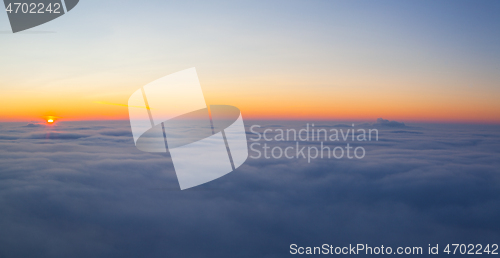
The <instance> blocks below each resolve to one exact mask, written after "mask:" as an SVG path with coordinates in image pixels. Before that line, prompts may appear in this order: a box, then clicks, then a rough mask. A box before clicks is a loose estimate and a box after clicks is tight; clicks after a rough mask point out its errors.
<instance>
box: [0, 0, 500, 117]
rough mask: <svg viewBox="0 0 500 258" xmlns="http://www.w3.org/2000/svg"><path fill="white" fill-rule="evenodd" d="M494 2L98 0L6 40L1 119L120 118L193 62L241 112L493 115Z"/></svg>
mask: <svg viewBox="0 0 500 258" xmlns="http://www.w3.org/2000/svg"><path fill="white" fill-rule="evenodd" d="M499 12H500V3H499V2H498V1H479V2H478V1H376V2H375V1H272V2H270V1H210V2H207V1H183V2H178V1H177V2H173V1H155V0H150V1H141V2H139V1H123V0H120V1H97V0H82V1H80V3H79V4H78V6H77V7H75V8H74V9H73V10H72V11H70V12H69V13H68V14H66V15H64V16H62V17H60V18H58V19H56V20H54V21H51V22H49V23H46V24H43V25H41V26H38V27H36V28H33V29H30V30H28V31H25V32H20V33H16V34H12V32H11V31H10V25H9V22H8V19H7V15H6V13H4V12H0V96H1V97H0V98H1V101H0V121H36V120H40V119H42V118H43V117H45V116H56V117H59V119H61V120H67V121H74V120H123V119H128V111H127V108H126V107H123V106H119V105H107V104H102V102H108V103H115V104H127V101H128V98H129V96H130V95H131V94H132V93H133V92H134V91H136V90H137V89H139V88H140V87H141V86H144V85H146V84H147V83H149V82H151V81H154V80H156V79H158V78H161V77H163V76H166V75H168V74H172V73H174V72H177V71H180V70H184V69H187V68H190V67H196V69H197V72H198V76H199V79H200V83H201V85H202V88H203V91H204V94H205V98H206V101H207V103H208V104H228V105H234V106H237V107H238V108H240V109H241V111H242V114H243V116H244V117H245V118H248V119H285V120H286V119H326V120H328V119H344V120H361V119H376V118H378V117H384V118H387V119H396V120H399V121H406V122H408V121H421V122H425V121H430V122H479V123H499V122H500V102H499V101H498V99H499V97H500V87H499V86H500V85H499V82H500V73H498V71H499V68H500V48H499V47H498V46H499V45H500V34H499V33H498V31H499V30H500V17H499V16H498V15H497V14H498V13H499Z"/></svg>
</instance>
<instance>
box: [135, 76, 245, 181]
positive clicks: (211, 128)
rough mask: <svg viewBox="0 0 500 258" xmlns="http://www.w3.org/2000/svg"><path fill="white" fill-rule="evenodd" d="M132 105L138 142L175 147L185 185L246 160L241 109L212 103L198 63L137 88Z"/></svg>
mask: <svg viewBox="0 0 500 258" xmlns="http://www.w3.org/2000/svg"><path fill="white" fill-rule="evenodd" d="M128 109H129V117H130V125H131V128H132V134H133V137H134V142H135V145H136V147H137V148H138V149H139V150H141V151H145V152H159V153H167V152H168V153H170V156H171V158H172V163H173V165H174V168H175V173H176V175H177V179H178V180H179V185H180V188H181V190H184V189H187V188H191V187H195V186H198V185H201V184H204V183H207V182H209V181H212V180H214V179H217V178H219V177H221V176H223V175H225V174H228V173H230V172H232V171H234V170H235V169H236V168H238V167H239V166H241V165H242V164H243V163H244V162H245V161H246V160H247V157H248V145H247V138H246V133H245V126H244V124H243V118H242V116H241V112H240V110H239V109H238V108H236V107H233V106H228V105H207V104H206V102H205V98H204V95H203V91H202V89H201V86H200V82H199V80H198V75H197V73H196V69H195V68H194V67H193V68H190V69H186V70H183V71H180V72H177V73H174V74H170V75H167V76H165V77H163V78H160V79H158V80H156V81H154V82H151V83H149V84H147V85H145V86H144V87H142V88H140V89H138V90H136V91H135V92H134V93H133V94H132V95H131V96H130V98H129V101H128Z"/></svg>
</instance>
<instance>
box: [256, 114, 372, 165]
mask: <svg viewBox="0 0 500 258" xmlns="http://www.w3.org/2000/svg"><path fill="white" fill-rule="evenodd" d="M262 127H263V126H261V125H252V126H251V127H250V132H251V134H252V136H251V137H250V141H253V143H251V144H250V152H251V153H250V158H252V159H260V158H265V159H281V158H287V159H301V158H303V159H307V162H308V163H310V162H311V160H313V159H318V158H319V159H324V158H328V159H343V158H347V159H362V158H364V157H365V155H366V150H365V148H364V147H363V146H357V145H359V144H361V143H364V142H371V141H378V139H379V138H378V130H377V129H365V128H355V126H354V124H352V128H340V129H338V128H332V129H327V128H317V127H315V125H314V123H307V124H306V125H305V126H304V128H302V129H296V128H288V129H283V128H274V129H271V128H268V129H265V130H263V131H262V130H259V129H261V128H262ZM262 141H264V143H261V142H262ZM279 143H283V144H281V145H276V144H279ZM340 143H342V144H340ZM339 144H340V145H339ZM275 145H276V146H275ZM311 145H312V146H311Z"/></svg>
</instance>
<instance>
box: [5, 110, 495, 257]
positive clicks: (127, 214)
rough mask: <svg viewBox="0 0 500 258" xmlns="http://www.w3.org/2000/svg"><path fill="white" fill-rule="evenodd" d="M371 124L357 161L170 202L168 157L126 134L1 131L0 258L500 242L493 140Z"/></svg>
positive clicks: (72, 129) (277, 164)
mask: <svg viewBox="0 0 500 258" xmlns="http://www.w3.org/2000/svg"><path fill="white" fill-rule="evenodd" d="M387 123H392V124H393V125H397V126H391V125H392V124H391V125H388V124H387ZM254 124H259V125H262V127H261V128H260V130H261V132H262V131H263V130H265V129H273V128H274V129H276V128H281V129H285V128H297V129H300V128H303V127H304V126H305V122H297V121H290V122H269V121H268V122H259V121H246V126H247V129H249V127H250V126H251V125H254ZM316 124H317V125H321V126H323V127H324V128H329V129H330V128H335V127H336V128H338V129H340V128H345V129H348V126H345V125H346V124H349V123H340V122H339V123H335V122H321V123H316ZM365 125H366V124H365ZM369 125H372V126H378V125H381V126H378V129H379V141H372V142H367V143H359V142H354V143H352V144H357V145H363V146H364V147H365V149H366V157H365V158H364V159H362V160H357V159H352V160H351V159H339V160H337V159H316V160H313V161H312V162H311V163H307V160H305V159H292V160H289V159H286V158H282V159H265V158H260V159H248V160H247V162H246V163H245V164H244V165H243V166H242V167H240V168H239V169H237V170H236V171H235V172H232V173H230V174H228V175H226V176H224V177H222V178H220V179H218V180H215V181H212V182H210V183H207V184H204V185H202V186H199V187H195V188H193V189H189V190H186V191H180V190H179V186H178V182H177V178H176V176H175V171H174V169H173V166H172V163H171V162H170V157H169V155H168V154H154V153H145V152H141V151H139V150H137V149H136V148H135V146H134V143H133V139H132V136H131V133H130V128H129V124H128V122H92V123H86V122H74V123H59V124H58V125H57V126H55V127H47V126H26V124H16V123H4V124H1V125H0V214H2V215H1V216H0V228H1V229H2V234H1V235H0V256H1V257H20V256H22V257H285V256H288V255H289V251H290V249H289V246H290V244H297V245H299V246H320V245H322V244H324V243H328V244H332V245H336V246H343V245H349V244H357V243H362V244H370V245H373V246H375V245H381V244H383V245H384V246H392V247H397V246H422V247H424V250H425V249H426V247H427V246H428V244H440V245H442V244H448V243H450V244H451V243H465V244H469V243H472V244H478V243H481V244H487V243H489V244H493V243H497V244H498V243H499V242H500V233H499V232H500V226H499V225H500V219H499V215H500V141H499V140H500V133H499V132H500V130H498V129H499V128H498V127H495V126H479V125H475V126H472V125H459V126H457V125H428V124H427V125H411V126H410V125H404V124H403V125H402V126H401V125H400V123H398V122H389V121H387V120H383V121H378V122H377V123H376V124H369ZM387 125H388V126H387ZM318 127H320V126H318ZM357 127H358V125H356V126H355V128H357ZM252 137H253V134H252V133H248V138H252ZM261 142H262V143H264V142H263V141H261ZM250 143H251V142H250ZM268 144H269V145H271V146H282V147H287V146H292V145H294V144H295V142H290V141H288V142H287V141H285V142H268ZM301 144H304V146H307V145H311V146H317V144H318V143H317V142H310V143H302V142H301ZM327 144H330V145H332V146H333V145H343V144H345V143H344V142H340V143H337V142H333V143H332V142H329V143H327ZM193 162H196V161H195V160H194V161H193Z"/></svg>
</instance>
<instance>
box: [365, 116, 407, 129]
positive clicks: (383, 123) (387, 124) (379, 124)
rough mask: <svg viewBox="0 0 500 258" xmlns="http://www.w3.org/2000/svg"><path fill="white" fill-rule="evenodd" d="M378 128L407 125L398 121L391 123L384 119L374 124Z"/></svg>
mask: <svg viewBox="0 0 500 258" xmlns="http://www.w3.org/2000/svg"><path fill="white" fill-rule="evenodd" d="M373 126H376V127H406V125H405V123H401V122H397V121H389V120H386V119H383V118H379V119H377V122H376V123H374V124H373Z"/></svg>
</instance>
